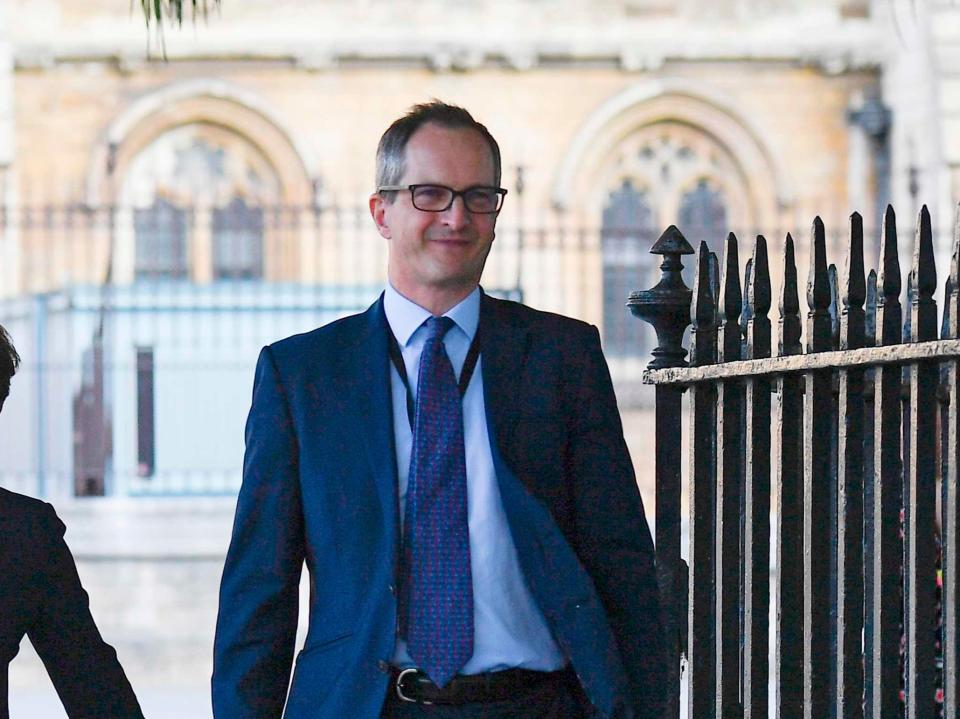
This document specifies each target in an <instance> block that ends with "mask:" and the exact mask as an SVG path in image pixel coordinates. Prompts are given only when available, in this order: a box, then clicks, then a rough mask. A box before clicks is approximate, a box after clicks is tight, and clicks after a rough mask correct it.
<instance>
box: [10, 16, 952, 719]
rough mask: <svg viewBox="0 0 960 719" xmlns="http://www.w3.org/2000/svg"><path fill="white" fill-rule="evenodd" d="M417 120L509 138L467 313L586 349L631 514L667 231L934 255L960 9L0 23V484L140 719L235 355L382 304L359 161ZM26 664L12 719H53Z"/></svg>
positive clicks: (197, 535)
mask: <svg viewBox="0 0 960 719" xmlns="http://www.w3.org/2000/svg"><path fill="white" fill-rule="evenodd" d="M148 39H149V45H150V46H151V47H150V50H151V52H150V53H149V54H148ZM164 54H165V58H164ZM434 97H436V98H440V99H443V100H445V101H448V102H453V103H458V104H462V105H464V106H466V107H467V108H469V109H470V110H471V112H473V113H474V114H475V116H476V117H477V118H478V119H479V120H480V121H482V122H484V123H485V124H487V126H488V127H489V128H490V130H491V131H492V132H493V134H494V135H495V136H496V137H497V138H498V139H499V141H500V143H501V148H502V152H503V158H504V177H503V183H502V184H503V186H504V187H507V188H508V190H509V195H508V196H507V198H506V204H505V207H504V210H503V213H502V215H501V218H500V222H499V225H498V235H497V241H496V243H495V245H494V250H493V253H492V255H491V258H490V261H489V264H488V269H487V272H486V274H485V276H484V286H485V288H486V289H487V290H488V291H489V292H491V293H493V294H497V295H500V296H506V297H512V298H515V299H521V300H522V301H524V302H526V303H528V304H530V305H532V306H535V307H538V308H542V309H547V310H552V311H558V312H563V313H565V314H570V315H573V316H576V317H580V318H582V319H585V320H587V321H589V322H592V323H595V324H597V325H598V326H599V327H600V329H601V333H602V336H603V341H604V346H605V351H606V353H607V356H608V359H609V361H610V365H611V370H612V373H613V376H614V380H615V384H616V386H617V391H618V396H619V398H620V403H621V409H622V411H623V414H624V420H625V425H626V430H627V435H628V442H629V444H630V446H631V450H632V453H633V456H634V461H635V464H636V465H637V470H638V475H639V481H640V485H641V490H642V491H643V493H644V496H645V501H646V504H647V509H648V511H651V512H652V508H653V488H652V484H651V482H652V465H651V463H650V457H652V449H651V445H650V443H651V441H652V439H651V434H652V433H651V432H650V431H649V428H650V427H652V413H651V411H650V403H651V400H652V390H649V389H646V390H645V389H644V388H643V387H642V385H641V382H640V379H641V375H642V371H643V368H644V366H645V365H646V363H647V361H649V353H650V350H651V349H652V348H653V346H655V341H654V337H653V336H652V333H651V332H649V331H648V330H646V329H645V328H644V327H643V326H642V323H641V322H640V321H639V320H636V319H634V318H633V317H631V316H630V315H629V313H628V312H627V310H626V308H625V306H624V303H625V301H626V298H627V295H628V294H629V292H630V291H631V290H634V289H646V288H648V287H650V286H651V285H653V284H654V283H655V282H656V279H657V277H658V275H659V273H658V271H657V262H656V259H657V258H656V257H654V256H652V255H650V254H649V253H648V249H649V248H650V247H651V246H652V244H653V242H654V241H655V240H656V238H657V237H658V236H659V234H660V233H661V232H662V231H663V230H664V229H665V228H666V227H667V226H668V225H670V224H676V225H678V226H679V228H680V229H681V231H682V232H683V233H684V234H685V235H686V237H687V238H688V239H689V240H690V241H691V244H693V245H694V246H695V247H696V246H697V245H698V243H699V242H701V241H705V242H706V243H707V244H708V246H709V247H710V248H712V249H714V250H715V251H716V252H718V254H720V253H722V244H723V240H724V238H725V236H726V234H727V232H728V231H733V232H735V233H736V234H737V236H738V237H739V238H740V239H741V254H747V252H746V251H745V249H744V248H749V246H750V243H751V240H752V238H753V237H754V236H755V235H756V234H758V233H761V234H763V235H765V236H766V237H767V239H768V242H769V243H770V247H771V254H773V255H775V256H776V255H778V254H779V252H780V251H781V248H782V243H783V238H784V236H785V234H786V233H787V232H791V233H792V234H793V235H794V237H795V238H797V239H798V254H799V255H800V257H799V263H800V265H801V266H805V264H804V263H805V257H806V244H807V243H806V238H807V235H808V233H809V226H810V222H811V221H812V219H813V217H814V216H815V215H820V216H821V217H822V218H823V220H824V222H825V223H826V225H827V227H828V234H829V236H830V238H831V250H830V252H831V254H830V261H831V262H836V263H838V264H840V263H842V252H843V250H842V248H843V239H844V237H845V233H846V226H847V223H848V217H849V214H850V213H851V212H852V211H854V210H857V211H859V212H861V213H862V215H863V217H864V223H865V226H866V227H867V233H868V237H870V238H871V242H869V243H868V247H869V249H868V255H869V254H870V252H872V253H873V256H874V258H875V256H876V252H877V250H876V247H877V244H876V237H877V235H878V225H879V218H880V216H881V212H882V210H883V208H884V207H885V206H886V204H887V203H888V202H893V203H894V204H895V206H896V208H897V210H898V211H899V213H900V218H901V225H902V227H901V233H900V234H901V252H902V255H901V256H907V257H908V256H909V253H910V252H911V251H912V241H913V237H912V224H913V220H912V218H913V217H915V214H916V211H917V210H918V209H919V206H918V205H919V203H920V202H921V200H922V201H923V202H925V203H927V204H928V206H929V207H930V209H931V212H932V214H933V217H934V221H935V223H936V227H937V238H938V239H937V241H938V252H939V253H940V255H941V256H942V257H943V258H944V259H945V257H946V255H947V254H948V252H949V243H950V238H951V232H952V230H951V223H952V218H953V208H954V206H955V204H956V202H957V200H958V199H960V2H957V1H956V0H476V1H475V2H473V3H463V2H457V1H454V0H417V2H410V1H408V0H352V1H348V0H327V1H325V2H311V1H308V0H299V1H294V0H243V1H242V2H241V1H240V0H223V5H222V8H221V9H220V11H219V12H216V13H214V14H212V15H211V17H210V18H209V20H208V21H207V22H203V21H199V22H197V23H196V24H195V25H191V24H190V23H189V22H185V24H184V27H183V28H182V29H176V28H165V30H164V32H163V36H162V39H161V38H159V37H157V36H156V35H154V34H152V33H148V31H147V30H146V29H145V27H144V24H143V19H142V16H141V15H140V14H139V3H134V7H132V8H131V6H130V4H129V3H127V2H125V1H124V0H73V1H71V2H67V0H29V2H28V1H27V0H0V323H2V324H3V325H4V326H5V327H7V329H8V330H9V331H10V333H11V334H12V336H13V339H14V341H15V343H16V345H17V347H18V349H19V350H20V353H21V355H22V356H23V360H24V362H23V367H22V369H21V371H20V373H19V374H18V376H17V377H16V378H15V380H14V383H13V388H12V394H11V398H10V400H9V402H8V403H7V406H6V408H5V410H4V412H3V414H2V415H0V437H2V442H0V485H2V486H5V487H8V488H10V489H14V490H17V491H21V492H25V493H27V494H31V495H34V496H39V497H43V498H45V499H48V500H50V501H52V502H54V504H55V505H56V507H57V509H58V511H59V512H60V514H61V516H62V517H63V518H64V519H65V521H66V523H67V526H68V528H69V529H68V534H67V539H68V542H69V543H70V544H71V547H72V549H73V550H74V553H75V554H76V555H77V558H78V561H79V565H80V571H81V575H82V576H83V579H84V581H85V583H86V585H87V586H88V589H89V591H90V593H91V598H92V604H93V607H94V612H95V614H96V616H97V617H98V620H99V622H100V625H101V629H102V630H103V633H104V634H105V635H106V637H107V639H108V640H109V641H111V642H112V643H113V644H114V645H115V646H116V647H117V649H118V651H119V653H120V657H121V660H122V661H123V663H124V665H125V666H126V667H127V669H128V673H129V674H130V676H131V680H132V681H133V683H134V687H135V688H136V689H137V690H138V692H139V693H140V694H141V695H142V696H143V702H144V706H145V709H146V710H147V715H148V716H152V717H162V716H178V717H198V718H201V717H207V716H209V715H210V710H209V702H208V700H207V683H208V678H209V674H210V668H211V667H210V654H211V646H212V638H213V624H214V620H215V612H216V592H217V586H218V582H219V576H220V569H221V566H222V561H223V555H224V552H225V550H226V546H227V542H228V540H229V532H230V523H231V519H232V511H233V504H234V500H235V495H236V491H237V489H238V487H239V483H240V466H241V459H242V452H243V424H244V420H245V416H246V411H247V409H248V406H249V397H250V390H251V386H252V377H253V367H254V364H255V361H256V357H257V352H258V350H259V348H260V347H261V346H262V345H263V344H265V343H268V342H271V341H274V340H276V339H279V338H281V337H283V336H286V335H289V334H291V333H294V332H299V331H304V330H309V329H312V328H313V327H316V326H318V325H320V324H323V323H325V322H327V321H329V320H331V319H334V318H336V317H339V316H342V315H344V314H347V313H352V312H356V311H359V310H361V309H363V308H365V307H366V306H367V305H368V304H369V303H371V302H372V301H373V300H375V299H376V297H377V295H378V293H379V292H380V290H381V289H382V287H383V283H384V282H385V266H386V263H385V258H386V247H385V243H384V242H383V241H382V239H381V238H380V237H379V236H378V235H377V233H376V231H375V230H374V228H373V225H372V222H371V221H370V220H369V217H368V213H367V209H366V199H367V196H368V195H369V193H370V192H371V190H372V189H373V170H374V167H373V163H374V152H375V148H376V143H377V140H378V139H379V136H380V134H381V133H382V131H383V130H384V129H385V128H386V126H387V125H388V124H389V123H390V122H391V121H392V120H393V119H394V118H396V117H397V116H399V115H400V114H402V113H403V112H404V111H405V110H406V109H407V108H408V107H409V106H410V105H412V104H414V103H416V102H422V101H426V100H429V99H431V98H434ZM743 259H744V258H743V257H741V262H742V261H743ZM688 264H691V263H690V262H689V261H688ZM772 264H779V263H772ZM907 264H908V263H906V262H904V266H906V265H907ZM939 266H941V267H946V266H947V265H946V264H945V263H944V262H940V263H939ZM688 277H690V279H688V284H692V276H690V275H688ZM774 317H775V315H774ZM25 654H26V655H27V656H25V657H24V658H22V659H21V660H19V661H18V662H17V663H15V665H14V667H15V671H14V674H13V676H12V700H13V706H14V711H16V707H17V706H18V702H20V706H27V705H28V703H30V702H33V703H32V704H30V706H31V707H34V709H33V711H34V713H33V714H31V715H32V716H46V714H43V713H41V714H38V713H36V712H37V711H42V712H47V711H50V712H52V713H50V714H49V716H54V717H55V716H63V714H62V710H57V709H56V706H57V703H56V700H55V699H53V700H52V703H49V702H48V700H47V699H46V698H45V697H48V696H49V693H50V691H51V690H50V689H49V683H48V682H47V680H46V679H45V677H44V676H43V673H42V669H41V668H40V666H39V663H38V662H37V661H36V659H35V657H34V658H31V656H30V653H29V650H26V651H25ZM45 702H47V703H45ZM47 706H51V707H54V708H52V709H49V710H48V709H47V708H46V707H47ZM58 711H59V713H57V712H58Z"/></svg>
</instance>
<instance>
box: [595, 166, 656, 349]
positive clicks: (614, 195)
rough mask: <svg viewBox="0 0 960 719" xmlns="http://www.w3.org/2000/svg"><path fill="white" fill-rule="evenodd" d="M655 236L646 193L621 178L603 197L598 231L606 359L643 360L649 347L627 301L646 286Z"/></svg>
mask: <svg viewBox="0 0 960 719" xmlns="http://www.w3.org/2000/svg"><path fill="white" fill-rule="evenodd" d="M654 232H655V230H654V217H653V211H652V210H651V208H650V204H649V201H648V199H647V194H646V193H645V192H643V191H640V190H638V189H636V188H635V187H634V185H633V182H632V181H631V180H623V181H622V183H621V185H620V187H619V188H617V189H616V190H614V191H613V192H611V193H610V196H609V197H608V200H607V204H606V206H605V207H604V209H603V224H602V228H601V243H602V245H601V247H602V256H603V341H604V350H605V352H606V353H607V354H609V355H610V356H614V357H616V356H619V357H631V356H632V357H636V356H641V357H642V356H644V355H646V354H647V353H648V352H649V351H650V350H651V349H652V347H651V346H650V338H649V336H648V335H649V332H648V330H647V327H646V325H645V324H644V323H643V322H641V321H640V320H639V319H637V318H636V317H634V316H633V315H632V314H630V312H629V310H627V308H626V301H627V297H628V296H629V294H630V293H631V292H632V291H633V290H636V289H646V288H647V285H648V284H649V282H648V279H649V277H650V275H651V268H652V267H653V263H652V262H651V260H653V259H654V258H653V255H651V254H650V253H649V249H650V247H651V246H652V244H653V242H654V240H655V239H656V238H655V237H654V236H653V235H654Z"/></svg>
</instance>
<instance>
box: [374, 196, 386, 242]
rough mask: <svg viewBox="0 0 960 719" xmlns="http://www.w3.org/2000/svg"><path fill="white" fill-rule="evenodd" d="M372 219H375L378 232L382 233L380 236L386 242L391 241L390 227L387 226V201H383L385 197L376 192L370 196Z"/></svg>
mask: <svg viewBox="0 0 960 719" xmlns="http://www.w3.org/2000/svg"><path fill="white" fill-rule="evenodd" d="M369 203H370V217H372V218H373V222H374V224H375V225H376V226H377V232H379V233H380V236H381V237H383V238H384V239H386V240H389V239H390V225H388V224H387V201H386V200H384V199H383V195H381V194H380V193H379V192H374V193H373V194H372V195H370V200H369Z"/></svg>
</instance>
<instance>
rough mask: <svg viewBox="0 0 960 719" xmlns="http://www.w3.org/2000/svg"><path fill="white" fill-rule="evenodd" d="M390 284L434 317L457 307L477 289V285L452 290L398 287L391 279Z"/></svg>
mask: <svg viewBox="0 0 960 719" xmlns="http://www.w3.org/2000/svg"><path fill="white" fill-rule="evenodd" d="M390 284H391V285H392V286H393V289H395V290H396V291H397V292H398V293H400V294H401V295H403V296H404V297H406V298H407V299H408V300H410V301H411V302H414V303H416V304H418V305H420V306H421V307H423V309H425V310H427V312H429V313H430V314H431V315H433V316H434V317H440V316H441V315H443V313H444V312H446V311H447V310H449V309H450V308H452V307H456V306H457V305H458V304H460V303H461V302H463V300H465V299H466V298H467V297H468V296H469V295H470V293H471V292H473V291H474V290H475V289H476V285H474V286H473V287H467V288H456V289H450V290H438V289H435V288H423V287H414V288H408V287H397V284H396V283H395V282H394V281H393V280H390Z"/></svg>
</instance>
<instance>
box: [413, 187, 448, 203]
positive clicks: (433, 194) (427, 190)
mask: <svg viewBox="0 0 960 719" xmlns="http://www.w3.org/2000/svg"><path fill="white" fill-rule="evenodd" d="M446 194H447V192H446V190H444V189H443V188H442V187H418V188H417V199H418V200H427V201H430V200H439V199H441V198H443V197H444V196H446Z"/></svg>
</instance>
